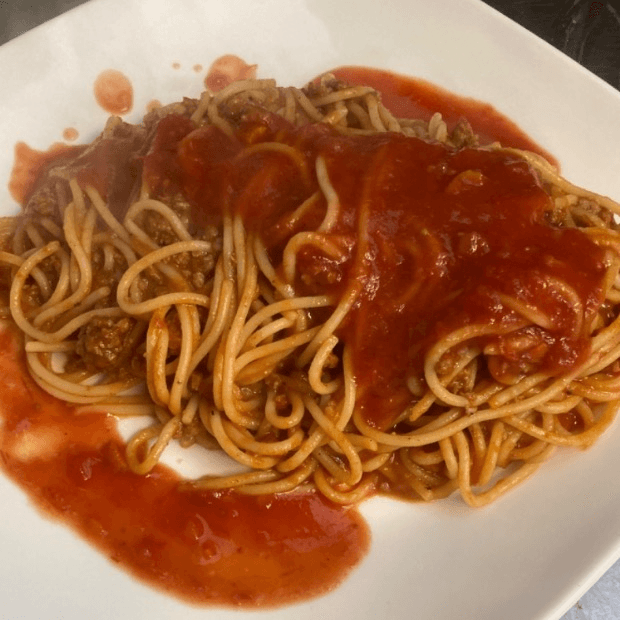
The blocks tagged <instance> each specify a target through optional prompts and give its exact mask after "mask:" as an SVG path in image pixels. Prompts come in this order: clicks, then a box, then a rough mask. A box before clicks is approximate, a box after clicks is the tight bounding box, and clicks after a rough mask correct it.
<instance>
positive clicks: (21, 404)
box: [0, 327, 369, 608]
mask: <svg viewBox="0 0 620 620" xmlns="http://www.w3.org/2000/svg"><path fill="white" fill-rule="evenodd" d="M22 346H23V345H22V344H21V343H20V342H19V340H18V338H17V337H16V336H15V335H14V334H13V333H12V332H11V331H10V330H8V329H6V328H4V327H2V328H0V372H2V376H3V377H4V388H3V393H2V399H1V400H0V415H1V416H2V418H4V425H2V427H1V430H0V456H1V458H0V467H2V469H3V470H4V473H5V474H6V475H7V476H8V477H9V478H11V479H12V480H13V481H14V482H15V483H16V484H17V485H18V486H20V487H21V488H22V489H23V490H24V491H25V492H26V493H27V494H28V495H29V496H30V498H31V499H32V500H33V501H34V502H35V503H36V505H37V506H38V507H39V508H41V509H42V510H43V512H44V513H45V514H47V515H50V516H52V517H55V518H57V519H59V520H61V521H62V522H63V523H65V524H67V525H69V526H71V527H72V528H73V529H74V531H76V532H77V533H79V534H80V535H81V536H82V537H83V538H85V539H86V540H87V541H89V542H90V543H91V544H93V545H94V546H95V547H96V548H98V549H99V550H100V551H101V552H102V553H104V554H105V555H106V556H107V557H108V558H110V559H111V560H112V561H114V562H115V563H117V564H118V565H119V566H121V567H124V568H125V569H127V570H128V571H129V572H130V573H132V574H133V575H134V576H136V577H138V578H139V579H141V580H143V581H144V582H146V583H148V584H150V585H151V586H154V587H156V588H160V589H162V590H163V591H164V592H166V593H168V594H170V595H173V596H176V597H178V598H180V599H182V600H185V601H187V602H191V603H195V604H211V605H214V604H217V605H229V606H235V607H243V608H257V607H273V606H279V605H283V604H290V603H294V602H296V601H300V600H305V599H308V598H312V597H315V596H319V595H321V594H324V593H326V592H328V591H329V590H331V589H333V588H334V587H336V586H337V585H338V584H339V583H340V582H341V581H342V580H343V579H344V578H345V577H346V575H347V573H348V572H349V570H350V569H351V568H352V567H353V566H355V565H356V564H358V563H359V562H360V561H361V559H362V558H363V556H364V555H365V553H366V551H367V549H368V546H369V536H368V529H367V526H366V525H365V523H364V521H363V520H362V518H361V517H360V516H359V514H358V513H357V512H356V511H355V510H345V509H343V508H341V507H338V506H334V505H332V504H330V503H329V502H327V501H326V500H324V499H322V497H321V496H320V495H319V494H314V493H306V494H296V495H281V496H263V497H253V496H243V495H238V494H235V493H232V492H212V491H198V490H196V489H193V488H183V487H180V486H179V482H180V481H179V478H178V476H177V475H176V474H175V473H174V472H172V471H171V470H170V469H168V468H166V467H163V466H158V467H157V468H156V469H155V470H154V471H153V472H152V473H151V474H149V475H148V476H139V475H136V474H134V473H132V472H131V471H129V469H128V467H127V465H126V462H125V458H124V448H123V444H122V442H121V440H120V438H119V437H118V436H117V433H116V430H115V423H114V421H113V419H112V418H111V417H109V416H105V415H97V414H95V415H83V416H78V415H75V414H74V413H73V411H72V409H71V408H70V407H69V406H67V405H66V404H64V403H62V402H60V401H58V400H56V399H55V398H53V397H51V396H49V395H48V394H46V393H44V392H43V391H42V390H41V389H40V388H39V387H38V386H37V385H36V384H35V383H34V381H33V380H32V379H31V378H30V376H29V374H28V372H27V370H26V368H25V366H24V362H23V359H22V357H23V356H22V355H21V354H20V353H19V349H20V348H21V347H22Z"/></svg>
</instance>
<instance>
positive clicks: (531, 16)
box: [0, 0, 620, 620]
mask: <svg viewBox="0 0 620 620" xmlns="http://www.w3.org/2000/svg"><path fill="white" fill-rule="evenodd" d="M83 1H84V0H0V45H1V44H3V43H6V42H7V41H9V40H10V39H13V38H15V37H17V36H19V35H20V34H23V33H24V32H26V31H28V30H30V29H32V28H34V27H35V26H37V25H39V24H42V23H43V22H45V21H48V20H49V19H52V18H53V17H55V16H57V15H60V14H61V13H64V12H66V11H68V10H70V9H72V8H73V7H75V6H78V5H79V4H82V3H83ZM334 1H338V0H334ZM429 1H432V0H429ZM437 1H440V0H437ZM486 3H487V4H489V5H490V6H492V7H493V8H495V9H497V10H498V11H500V12H501V13H503V14H504V15H506V16H507V17H509V18H511V19H512V20H514V21H515V22H517V23H519V24H521V25H522V26H524V27H525V28H527V29H528V30H530V31H531V32H533V33H535V34H537V35H538V36H539V37H541V38H543V39H545V40H546V41H548V42H549V43H551V44H552V45H554V46H555V47H557V48H558V49H559V50H561V51H562V52H564V53H565V54H567V55H568V56H570V57H571V58H573V59H574V60H576V61H577V62H579V63H580V64H582V65H583V66H584V67H586V68H587V69H589V70H590V71H592V72H593V73H595V74H596V75H598V76H599V77H600V78H602V79H603V80H605V81H606V82H608V83H609V84H611V85H612V86H614V87H615V88H617V89H619V90H620V0H612V1H608V2H598V1H594V2H592V1H589V0H486ZM618 122H620V119H619V121H618ZM541 587H544V585H543V584H541ZM524 620H527V619H524ZM562 620H620V562H618V563H617V564H616V565H615V566H614V567H612V568H611V569H610V570H609V571H608V572H607V573H606V574H605V576H604V577H603V578H602V579H601V580H600V581H599V582H598V583H597V584H596V585H595V586H594V587H593V588H592V589H591V590H590V591H589V592H588V593H587V594H586V595H585V596H584V597H583V598H582V599H581V601H579V603H577V605H575V607H573V608H572V609H571V610H570V611H569V612H568V613H567V614H566V615H565V616H564V617H563V619H562Z"/></svg>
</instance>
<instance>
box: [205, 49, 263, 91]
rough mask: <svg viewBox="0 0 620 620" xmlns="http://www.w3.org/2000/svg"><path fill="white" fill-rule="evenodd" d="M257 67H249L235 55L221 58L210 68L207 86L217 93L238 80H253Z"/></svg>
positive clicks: (206, 78)
mask: <svg viewBox="0 0 620 620" xmlns="http://www.w3.org/2000/svg"><path fill="white" fill-rule="evenodd" d="M257 66H258V65H248V63H247V62H245V60H242V59H241V58H239V56H234V55H233V54H227V55H226V56H220V57H219V58H218V59H216V60H215V61H214V62H213V64H212V65H211V66H210V67H209V71H208V73H207V76H206V77H205V86H206V87H207V88H208V89H209V90H211V91H212V92H214V93H215V92H217V91H218V90H222V88H225V87H226V86H228V85H229V84H231V83H232V82H235V81H237V80H252V79H254V78H255V77H256V67H257Z"/></svg>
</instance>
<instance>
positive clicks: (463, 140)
mask: <svg viewBox="0 0 620 620" xmlns="http://www.w3.org/2000/svg"><path fill="white" fill-rule="evenodd" d="M448 142H449V143H450V144H451V145H452V146H454V147H455V148H457V149H461V148H466V147H474V146H478V136H477V135H476V134H475V133H474V130H473V129H472V127H471V125H470V124H469V122H468V121H467V119H465V118H461V119H460V120H459V121H458V123H457V124H456V125H455V127H454V129H453V130H452V133H451V134H450V137H449V139H448Z"/></svg>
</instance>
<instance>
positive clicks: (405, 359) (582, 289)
mask: <svg viewBox="0 0 620 620" xmlns="http://www.w3.org/2000/svg"><path fill="white" fill-rule="evenodd" d="M337 73H338V75H340V76H341V77H346V78H347V79H351V80H352V81H359V82H364V83H371V84H372V83H374V84H376V85H377V86H379V87H381V88H382V89H384V90H385V91H386V93H387V95H386V97H384V100H385V102H386V103H387V104H388V106H394V110H393V111H394V112H395V113H396V114H403V112H405V113H406V114H411V113H412V111H413V110H415V111H416V112H418V111H419V108H420V106H422V107H425V106H426V107H427V108H428V109H433V111H434V110H437V109H439V110H441V111H442V112H443V113H444V115H446V116H447V117H449V118H448V120H449V121H450V122H452V120H451V119H455V118H456V117H457V116H459V115H460V114H462V113H466V114H467V116H468V118H469V120H470V122H471V123H472V125H473V126H474V128H475V129H476V131H478V132H480V133H482V134H483V135H485V136H486V137H487V138H488V139H489V140H495V139H501V141H502V142H503V143H504V144H505V145H515V146H520V147H526V148H530V149H532V150H535V151H538V152H541V149H539V148H538V147H536V146H535V145H533V143H532V142H531V141H529V140H528V139H527V138H526V137H524V136H523V134H522V133H521V132H520V131H519V130H518V129H517V128H516V127H515V126H514V125H512V124H511V123H510V122H509V121H508V120H507V119H505V118H504V117H501V115H499V114H498V113H497V112H495V111H494V110H493V109H492V108H490V106H488V105H486V104H482V103H479V102H475V101H472V100H467V102H464V101H463V100H460V99H457V98H455V97H454V96H452V95H451V94H449V93H446V92H445V91H442V90H440V89H437V88H436V87H434V86H432V85H430V84H427V83H424V82H420V81H415V80H410V79H408V78H403V77H399V76H394V75H392V74H387V73H385V72H377V71H373V70H362V69H359V68H356V69H354V70H353V69H346V70H338V71H337ZM403 105H404V108H403V107H402V106H403ZM399 106H401V107H399ZM450 114H453V116H450ZM416 115H417V114H416ZM276 136H277V138H278V139H279V140H281V141H284V142H289V143H291V144H292V143H294V144H295V145H296V146H297V147H298V148H299V149H300V151H301V152H302V153H303V156H304V160H305V165H306V167H307V169H308V170H309V171H310V172H313V171H314V161H315V159H316V157H317V156H318V155H320V156H322V157H323V158H324V159H325V161H326V164H327V169H328V173H329V178H330V181H331V183H332V184H333V186H334V187H335V189H336V191H337V192H338V194H339V197H340V200H341V205H342V208H341V211H340V214H339V217H338V218H337V222H336V224H335V227H334V229H333V230H332V231H331V232H330V235H331V237H332V240H333V241H334V242H335V243H339V244H340V247H342V249H343V257H344V258H342V259H341V260H338V261H335V260H333V258H332V257H330V256H328V255H327V254H323V253H321V252H319V251H311V250H306V251H305V252H304V253H303V255H302V256H301V257H300V261H299V265H298V270H299V274H300V281H299V282H298V284H299V286H300V287H301V288H303V289H305V290H306V291H307V292H315V291H317V290H319V289H320V290H322V291H325V290H328V291H329V292H332V293H334V294H336V295H337V294H339V293H341V292H342V291H344V290H345V289H346V287H347V286H349V285H350V284H351V282H352V281H353V279H354V278H358V279H359V281H360V282H361V283H362V292H361V294H360V298H359V302H358V304H357V306H356V308H355V310H354V311H353V312H352V313H351V316H350V317H349V320H348V321H347V323H345V324H344V325H343V326H341V330H340V335H341V336H342V338H343V339H344V340H345V341H346V342H347V343H348V345H349V346H350V347H351V349H352V351H353V354H354V368H355V374H356V378H357V381H358V382H359V383H360V385H362V386H364V387H365V389H364V399H363V402H362V405H363V407H364V415H365V417H366V418H367V420H368V421H369V422H370V423H371V424H373V425H375V426H377V427H383V426H386V425H388V424H389V423H390V421H391V420H392V419H393V416H394V412H395V411H397V410H398V409H399V408H400V407H401V406H402V404H403V402H405V401H406V400H407V398H409V396H408V392H407V390H406V388H405V382H406V380H407V377H408V376H409V375H410V374H411V373H416V372H419V359H420V354H421V352H422V351H423V350H424V348H425V346H427V344H428V343H429V342H432V341H433V340H434V339H436V338H437V337H438V336H441V335H442V334H445V333H447V331H449V330H451V329H454V328H455V327H458V326H460V325H463V324H467V323H468V322H473V321H478V320H485V321H491V322H496V323H506V324H510V322H511V321H515V316H514V314H513V313H511V312H510V311H508V310H507V309H506V308H504V307H503V306H502V304H501V303H499V302H498V297H497V293H498V292H502V293H505V294H507V295H512V296H515V297H517V298H518V299H521V300H523V301H525V302H532V301H533V300H536V303H537V307H541V306H542V309H543V310H544V311H545V313H546V314H548V315H549V316H550V317H552V320H553V329H552V330H550V331H549V335H548V336H547V340H546V341H545V348H544V353H543V355H542V357H540V356H539V357H540V359H538V363H539V364H540V365H541V366H542V367H544V368H545V369H547V370H549V371H550V372H559V371H561V370H564V369H567V368H571V367H573V366H575V365H576V364H578V363H579V361H580V360H581V359H582V358H583V355H584V354H585V353H586V352H587V351H586V347H585V339H584V333H583V331H580V330H579V329H576V327H575V326H576V324H577V323H576V318H575V317H574V316H573V315H574V312H573V310H572V308H570V307H569V305H568V304H567V303H566V300H565V299H563V298H561V297H558V296H557V295H552V294H549V293H548V292H547V291H546V290H545V287H544V281H545V278H546V277H547V276H549V275H552V276H555V277H557V278H558V279H563V280H565V281H567V282H568V283H569V284H570V286H572V287H573V288H574V289H575V290H576V291H578V294H579V296H580V298H581V300H582V301H583V303H584V315H585V318H586V319H587V318H588V317H589V316H591V315H592V313H593V311H594V309H595V308H596V307H597V305H598V304H599V303H600V301H601V294H602V292H601V291H602V287H601V279H602V274H603V265H602V256H601V253H600V252H599V251H598V250H597V248H596V246H594V245H593V244H592V243H590V242H589V241H588V240H587V239H586V238H585V237H584V236H583V235H581V234H580V233H579V232H577V231H574V230H564V229H559V228H554V227H551V226H549V225H546V224H545V223H544V218H543V217H542V214H543V213H544V212H545V211H546V210H547V209H548V208H549V206H550V203H549V197H548V195H547V193H546V192H545V191H544V189H543V188H542V187H541V185H540V183H539V181H538V179H537V178H536V177H535V175H534V174H533V173H532V171H531V170H530V169H529V168H528V166H527V165H525V164H524V163H523V162H522V161H520V160H518V159H517V158H515V157H512V156H508V155H504V154H501V153H497V152H495V153H492V152H487V151H481V150H474V149H464V150H461V151H456V152H455V151H449V150H446V149H445V148H443V147H441V146H439V145H436V144H426V143H423V142H420V141H417V140H415V141H411V140H406V139H404V138H402V137H399V136H396V135H393V134H386V135H381V136H372V137H360V136H357V137H342V136H338V135H336V134H334V133H333V132H332V131H330V130H329V129H326V128H306V129H300V130H297V129H294V128H292V127H290V126H287V125H286V124H283V123H282V122H280V121H276V120H275V119H273V118H272V117H269V116H265V115H263V116H261V117H257V118H255V119H254V120H253V121H251V122H248V123H246V124H245V125H244V126H243V127H242V128H241V129H240V131H239V133H238V135H237V136H236V137H234V138H228V137H227V136H225V135H224V134H222V133H221V132H219V131H218V130H216V129H213V128H210V129H198V130H196V129H194V127H193V126H192V125H191V123H189V121H187V120H186V119H184V118H182V117H177V116H169V117H166V118H165V119H164V121H162V122H161V123H160V125H159V129H158V133H157V135H156V138H155V141H154V143H153V146H152V149H151V152H150V154H149V156H148V157H147V158H146V160H145V174H146V175H147V178H148V179H149V181H150V183H151V185H152V186H159V188H160V190H162V191H166V190H171V189H173V190H176V189H179V188H182V189H183V191H184V192H185V193H186V194H187V196H188V197H189V198H191V199H192V200H193V208H194V215H195V219H196V221H197V222H199V223H201V222H202V223H206V222H209V221H211V220H213V219H214V218H215V219H217V217H218V211H217V208H218V207H216V205H218V204H220V203H221V198H222V196H224V195H226V196H229V197H230V198H232V200H231V203H230V204H232V205H234V208H235V209H237V210H238V211H239V212H240V213H242V214H243V216H244V218H245V220H246V225H247V226H248V227H249V228H251V229H252V230H254V231H256V232H257V233H258V234H261V235H262V236H263V238H264V239H265V241H266V242H267V244H268V246H269V251H270V252H271V254H272V257H274V259H277V257H278V255H279V253H281V251H282V247H283V244H284V242H285V241H286V239H287V238H288V237H289V236H290V235H291V234H292V233H293V232H294V231H293V230H290V229H289V228H287V227H286V226H285V225H283V224H282V221H283V219H282V218H283V216H284V215H286V213H287V212H288V211H290V210H291V209H292V208H295V207H296V206H298V205H299V203H300V201H301V200H303V199H304V198H305V197H307V196H309V195H311V194H312V193H313V192H314V191H315V190H316V189H317V185H316V181H315V180H313V178H314V176H313V174H310V175H304V174H303V173H302V172H300V168H299V167H298V166H296V165H294V164H293V163H292V161H291V160H289V159H287V158H286V157H283V156H282V155H281V154H278V153H269V152H265V151H263V152H261V153H257V154H255V155H253V156H251V157H246V158H236V155H237V154H238V153H239V151H240V150H241V149H243V148H244V146H245V145H248V144H254V143H257V142H266V141H269V140H272V139H274V138H275V137H276ZM524 140H525V142H524ZM22 151H23V149H22ZM20 152H21V151H18V152H16V156H17V157H16V159H17V163H16V167H15V170H16V171H18V170H20V169H21V170H22V172H21V173H20V174H19V175H15V176H14V178H13V179H12V191H13V195H14V196H16V197H18V198H20V199H22V200H23V199H24V198H25V197H27V196H28V188H29V187H31V186H32V178H36V176H37V172H38V170H39V169H40V168H38V169H33V171H32V173H31V174H27V172H28V171H27V169H28V158H29V157H31V153H29V154H28V157H26V158H25V160H24V161H22V162H21V164H22V165H21V166H20V165H19V164H20ZM24 152H25V151H24ZM43 155H45V154H42V155H41V156H42V157H43ZM49 156H50V158H52V157H53V153H50V155H49ZM31 159H32V160H33V161H34V162H35V163H36V162H38V161H40V159H39V158H37V157H31ZM37 165H38V164H37ZM371 172H372V173H371ZM257 188H259V189H258V190H257ZM364 205H365V206H364ZM517 206H518V208H517ZM360 207H363V209H365V210H366V211H365V212H366V216H367V217H366V220H367V225H366V227H365V229H366V230H367V232H368V236H367V242H366V244H365V245H363V246H360V245H359V244H358V242H357V241H356V233H357V229H358V227H359V213H360ZM305 223H306V224H308V225H312V224H315V225H316V224H317V222H305ZM395 240H397V242H394V241H395ZM416 246H419V247H422V248H423V250H424V251H423V252H417V251H416ZM412 273H413V274H416V276H419V277H416V279H415V282H417V284H416V285H415V286H417V287H418V289H417V290H413V289H411V286H412V279H411V274H412ZM325 274H329V277H325ZM413 293H416V294H413ZM418 293H419V295H418ZM438 317H441V318H440V319H438ZM15 341H16V337H15V336H14V335H13V334H12V333H11V332H10V331H6V330H5V331H4V332H3V333H2V334H1V335H0V369H1V371H2V373H3V376H5V377H8V378H10V380H7V381H6V383H5V385H6V386H7V387H6V388H5V392H4V393H3V397H2V401H1V404H2V416H3V417H4V420H5V421H4V426H3V430H2V434H1V435H0V456H1V458H0V465H1V466H2V468H3V470H4V471H5V473H6V474H7V475H8V476H9V477H10V478H11V479H12V480H14V481H15V483H16V484H18V485H19V486H20V487H21V488H22V489H24V491H25V492H26V493H28V495H29V496H30V497H31V498H32V499H33V501H35V502H36V503H37V505H38V506H39V507H40V508H41V509H42V510H43V511H44V512H45V513H46V514H49V515H51V516H54V517H55V518H58V519H61V520H62V521H63V522H65V523H67V524H68V525H69V526H70V527H72V528H74V530H75V531H76V532H78V533H79V534H80V535H82V536H83V537H84V538H85V539H86V540H88V541H89V542H91V543H92V544H94V545H95V547H97V548H98V549H100V550H101V551H102V552H103V553H105V554H106V555H107V556H108V557H110V558H111V559H112V560H113V561H114V562H116V563H118V564H119V565H120V566H122V567H124V568H125V569H126V570H128V571H130V572H131V573H132V574H134V575H135V576H137V577H139V578H140V579H142V580H144V581H145V582H147V583H150V584H152V585H153V586H155V587H158V588H161V589H163V590H164V591H166V592H168V593H170V594H171V595H174V596H177V597H180V598H182V599H183V600H187V601H191V602H196V603H209V604H226V605H235V606H242V607H257V606H274V605H281V604H285V603H291V602H294V601H298V600H302V599H307V598H310V597H313V596H318V595H320V594H322V593H324V592H326V591H328V590H330V589H332V588H333V587H335V586H336V585H337V584H338V583H339V582H340V581H342V579H343V578H344V577H345V576H346V574H347V573H348V571H349V570H350V569H351V567H353V566H354V565H356V564H357V563H359V562H360V561H361V559H362V558H363V556H364V554H365V553H366V551H367V549H368V545H369V536H368V531H367V528H366V526H365V524H364V523H363V521H362V520H361V518H360V516H359V515H358V513H357V512H356V511H355V510H351V509H350V510H344V509H342V508H338V507H335V506H333V505H331V504H329V503H328V502H326V501H325V500H323V499H321V498H320V497H319V496H318V495H314V494H305V495H300V494H295V495H288V496H276V497H273V496H269V497H263V498H250V497H241V496H238V495H236V494H234V493H229V492H225V493H219V492H218V493H213V492H198V491H196V490H190V489H188V488H184V487H183V486H179V484H178V483H179V480H178V478H177V476H176V475H175V474H174V473H173V472H171V471H170V470H169V469H167V468H165V467H163V466H157V467H156V468H155V470H154V471H153V472H152V473H151V474H150V475H148V476H145V477H140V476H137V475H135V474H133V473H131V472H129V471H128V470H127V467H126V464H125V461H124V457H123V452H124V451H123V448H122V443H121V442H120V439H119V438H118V436H117V434H116V431H115V428H114V423H113V421H112V420H111V419H110V418H108V417H106V416H97V415H89V416H83V417H76V416H75V415H73V413H72V411H71V409H70V408H69V407H67V406H66V405H64V404H62V403H60V402H59V401H57V400H55V399H53V398H52V397H50V396H48V395H46V394H44V393H42V392H41V391H40V390H39V389H38V388H37V386H36V385H35V384H34V383H33V382H32V380H31V379H30V378H29V376H28V374H27V372H26V370H25V368H24V366H23V360H22V358H21V355H20V354H19V353H18V347H16V345H15ZM500 344H501V343H500ZM50 447H51V449H50Z"/></svg>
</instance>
